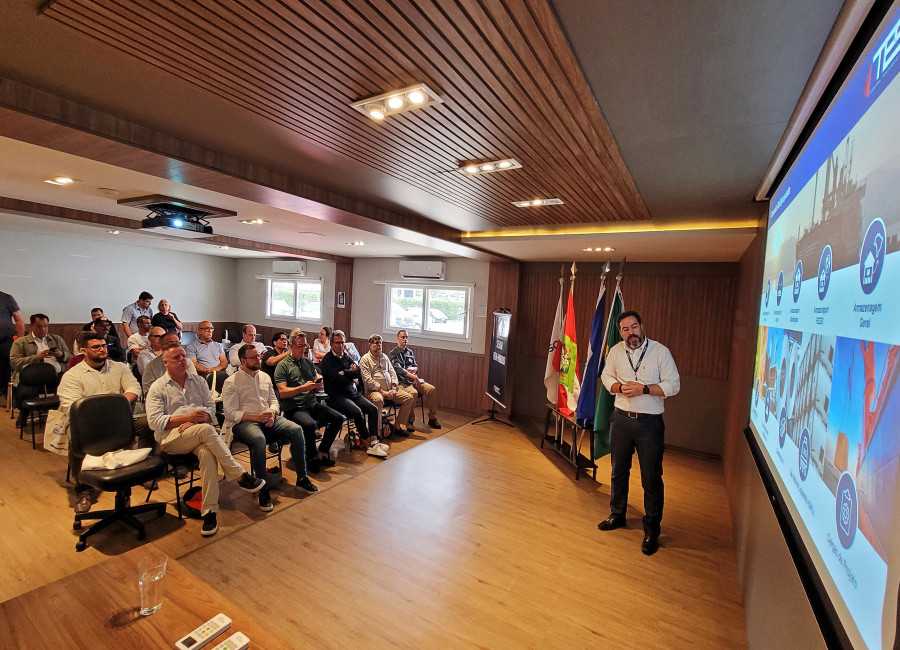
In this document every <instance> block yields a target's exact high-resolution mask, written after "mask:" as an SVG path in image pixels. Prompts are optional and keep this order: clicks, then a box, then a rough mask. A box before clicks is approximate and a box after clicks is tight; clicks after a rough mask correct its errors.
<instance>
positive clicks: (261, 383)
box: [222, 345, 319, 512]
mask: <svg viewBox="0 0 900 650" xmlns="http://www.w3.org/2000/svg"><path fill="white" fill-rule="evenodd" d="M238 360H239V361H240V364H241V367H240V368H239V369H238V371H237V372H235V373H234V374H233V375H231V376H230V377H229V378H228V379H226V380H225V384H224V386H222V406H223V408H224V411H225V427H226V428H229V427H230V428H231V431H232V433H234V438H235V440H237V441H238V442H242V443H244V444H245V445H247V447H249V448H250V467H251V468H253V473H254V474H255V475H256V476H257V477H258V478H265V476H266V445H267V444H268V443H269V442H276V441H280V440H283V439H285V438H287V439H288V440H290V443H291V458H293V459H294V468H295V469H296V471H297V483H296V485H297V487H299V488H302V489H304V490H306V491H307V492H318V491H319V488H317V487H316V486H315V485H313V483H312V481H310V480H309V476H307V473H306V442H305V441H304V438H303V428H302V427H301V426H300V425H299V424H296V423H294V422H291V421H290V420H288V419H287V418H285V417H282V416H280V415H278V412H279V411H280V410H281V405H280V404H279V403H278V398H277V397H276V396H275V388H274V387H273V386H272V380H271V379H270V378H269V375H267V374H266V373H264V372H260V368H261V367H262V366H261V362H260V358H259V351H258V350H257V349H256V347H254V346H252V345H245V346H243V347H242V348H241V349H240V351H239V352H238ZM259 507H260V509H261V510H262V511H263V512H268V511H270V510H271V509H272V508H273V507H274V506H273V505H272V498H271V496H270V494H269V490H268V488H263V489H262V490H260V492H259Z"/></svg>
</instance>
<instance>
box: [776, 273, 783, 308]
mask: <svg viewBox="0 0 900 650" xmlns="http://www.w3.org/2000/svg"><path fill="white" fill-rule="evenodd" d="M783 291H784V271H779V273H778V288H777V289H775V304H776V305H780V304H781V294H782V292H783Z"/></svg>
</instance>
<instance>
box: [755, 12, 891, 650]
mask: <svg viewBox="0 0 900 650" xmlns="http://www.w3.org/2000/svg"><path fill="white" fill-rule="evenodd" d="M898 70H900V13H898V10H897V8H896V7H895V8H893V9H892V10H891V11H890V12H889V13H888V15H887V17H886V18H885V20H884V21H883V22H882V25H881V27H880V29H879V31H877V32H876V34H875V36H874V37H873V39H872V40H871V42H870V44H869V46H868V47H867V48H866V50H865V53H864V54H863V56H862V57H861V59H860V60H859V62H858V63H857V65H856V67H855V68H854V70H853V72H852V73H851V74H850V76H849V77H848V79H847V81H846V82H845V83H844V86H843V88H842V90H841V92H840V93H839V94H838V96H837V97H836V98H835V99H834V101H833V102H832V105H831V107H830V109H829V111H828V112H827V113H826V115H825V117H824V118H823V120H822V121H821V122H820V124H819V126H818V128H817V130H816V131H815V132H814V134H813V136H812V138H811V139H810V140H809V142H808V143H807V144H806V147H805V148H804V150H803V152H802V153H801V155H800V156H799V157H798V158H797V160H796V162H795V163H794V165H793V167H792V168H791V169H790V171H789V172H788V174H787V175H786V176H785V178H784V181H783V182H782V183H781V184H780V186H779V187H778V188H777V190H776V191H775V192H774V193H773V194H772V201H771V204H770V216H769V228H768V239H767V244H766V258H765V268H764V275H763V285H762V286H763V293H762V299H761V303H760V316H759V331H758V340H757V354H756V365H755V377H754V382H753V396H752V400H751V410H750V426H751V430H752V431H753V432H754V433H755V435H756V437H757V441H758V443H759V446H760V448H761V449H762V451H763V457H764V458H765V460H766V461H767V463H768V464H769V468H770V470H771V472H772V474H773V476H774V478H775V482H776V484H777V485H778V487H779V489H780V490H781V492H782V496H783V498H784V501H785V502H786V503H787V506H788V515H789V516H790V517H792V518H793V520H794V524H795V525H796V527H797V529H798V530H799V531H800V535H801V538H802V539H803V541H804V543H805V545H806V547H807V549H806V550H807V552H808V553H809V555H810V557H811V558H812V563H813V566H812V567H811V568H812V570H813V571H815V572H816V573H817V574H818V575H819V576H820V578H821V580H822V582H823V583H824V585H825V589H826V592H827V594H828V598H829V599H830V600H831V604H832V606H833V607H834V610H835V611H836V613H837V618H838V619H839V620H838V622H839V624H840V626H842V627H843V628H844V630H845V632H846V633H847V635H848V637H849V639H850V640H851V642H852V643H853V645H854V646H857V647H869V648H890V647H893V645H894V636H895V634H896V630H895V627H896V621H897V609H896V605H895V602H896V597H897V592H898V575H900V567H898V566H896V565H897V562H898V557H897V555H898V553H897V550H896V549H897V548H898V546H900V544H898V531H897V530H895V528H896V526H895V523H894V522H898V521H900V500H898V495H897V492H898V485H897V475H898V466H900V430H898V427H900V386H898V381H897V380H898V376H900V295H898V293H900V252H898V251H900V244H898V233H900V81H898V80H897V73H898ZM891 580H893V582H891ZM886 601H887V602H888V603H890V604H891V605H890V607H886V606H885V602H886Z"/></svg>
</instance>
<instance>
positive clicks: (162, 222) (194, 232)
mask: <svg viewBox="0 0 900 650" xmlns="http://www.w3.org/2000/svg"><path fill="white" fill-rule="evenodd" d="M144 207H145V208H147V209H148V210H150V213H151V215H150V216H149V217H147V218H146V219H144V220H143V221H141V229H142V230H148V231H152V232H160V233H164V234H166V235H173V236H175V237H187V238H192V239H193V238H197V237H210V236H212V234H213V229H212V226H210V225H209V222H208V221H206V219H205V217H206V216H207V215H209V214H210V213H209V212H204V211H202V210H196V209H194V208H189V207H187V206H183V205H177V204H174V203H152V204H150V205H146V206H144Z"/></svg>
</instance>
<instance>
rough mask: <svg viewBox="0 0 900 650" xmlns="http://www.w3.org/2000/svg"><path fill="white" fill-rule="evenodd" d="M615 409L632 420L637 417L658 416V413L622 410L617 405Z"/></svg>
mask: <svg viewBox="0 0 900 650" xmlns="http://www.w3.org/2000/svg"><path fill="white" fill-rule="evenodd" d="M616 411H617V412H619V413H621V414H622V415H624V416H625V417H626V418H631V419H632V420H637V419H638V418H658V417H659V416H660V414H659V413H635V412H634V411H623V410H622V409H620V408H619V407H618V406H617V407H616Z"/></svg>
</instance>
